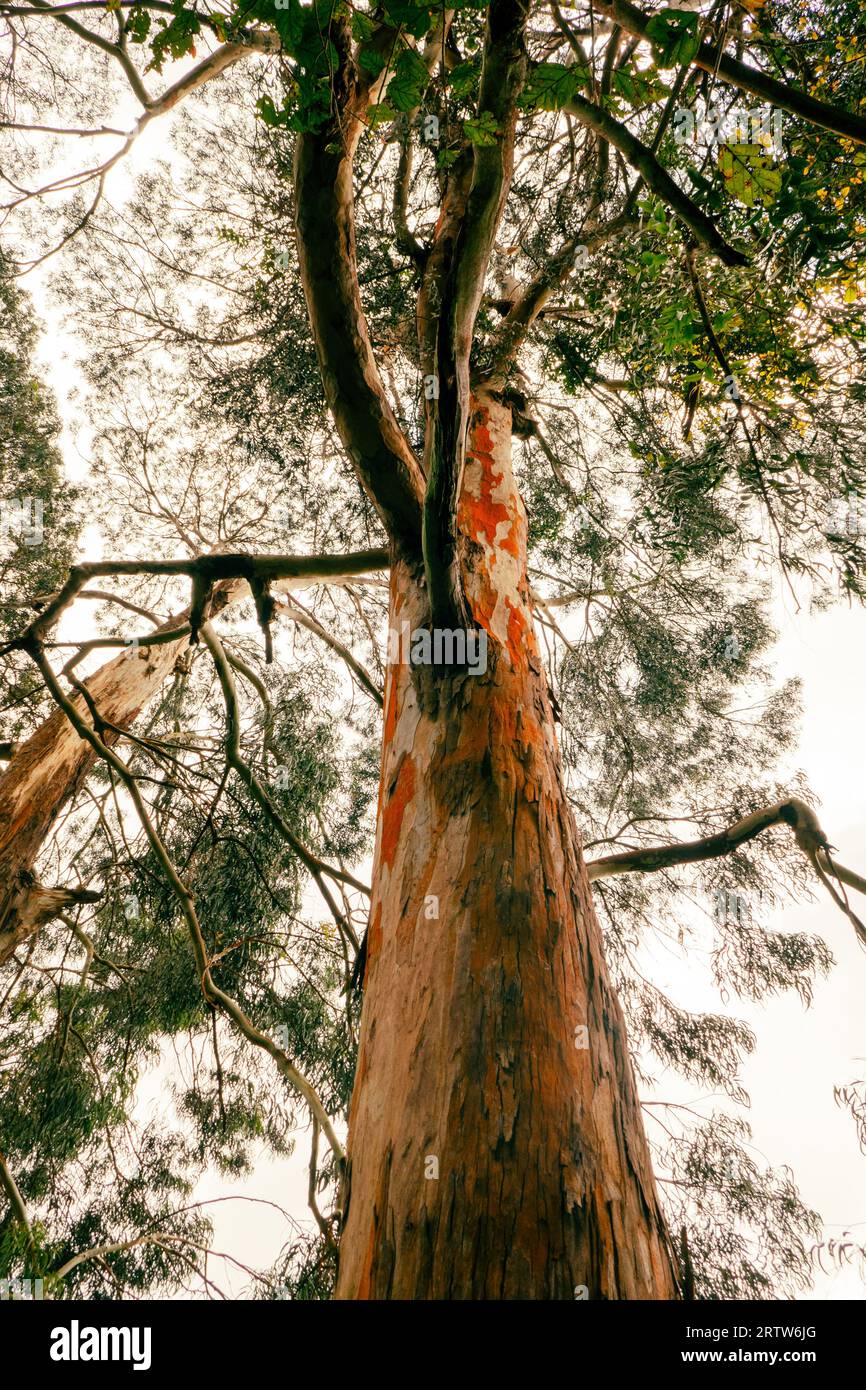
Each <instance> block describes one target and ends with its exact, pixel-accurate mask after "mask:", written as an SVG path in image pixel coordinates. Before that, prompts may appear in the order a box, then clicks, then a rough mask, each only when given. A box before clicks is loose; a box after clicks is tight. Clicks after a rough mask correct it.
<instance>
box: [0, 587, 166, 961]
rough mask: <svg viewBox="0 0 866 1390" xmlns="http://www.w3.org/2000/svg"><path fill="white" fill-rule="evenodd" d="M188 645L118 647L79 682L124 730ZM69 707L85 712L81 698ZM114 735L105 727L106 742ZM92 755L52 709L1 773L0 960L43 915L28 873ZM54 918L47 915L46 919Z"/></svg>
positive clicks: (41, 895)
mask: <svg viewBox="0 0 866 1390" xmlns="http://www.w3.org/2000/svg"><path fill="white" fill-rule="evenodd" d="M185 616H186V615H185V614H181V615H180V617H179V618H173V619H171V620H170V623H169V624H166V627H167V628H169V627H171V626H174V625H175V624H176V623H178V622H181V623H182V622H183V621H184V618H185ZM188 643H189V638H188V637H181V638H178V639H177V640H176V641H174V642H167V643H165V645H163V646H156V647H141V648H140V649H139V650H137V651H134V650H130V651H125V652H123V653H121V655H120V656H117V657H115V658H114V659H113V660H112V661H108V662H106V663H105V665H104V666H101V667H100V668H99V670H98V671H96V672H95V673H94V675H93V676H92V677H91V678H90V679H89V680H88V681H87V682H86V684H87V687H88V690H89V691H90V693H91V695H92V697H93V699H94V700H95V702H96V705H97V708H98V710H99V712H100V715H101V717H102V718H103V719H105V720H106V722H108V723H111V724H116V725H118V726H119V727H120V728H122V729H125V728H129V727H131V726H132V724H133V723H134V721H135V720H136V718H137V717H138V715H139V713H140V711H141V710H142V709H143V707H144V706H145V705H146V704H147V703H148V701H149V700H151V699H152V698H153V696H154V695H155V694H156V693H157V691H158V690H159V689H160V687H161V686H162V685H163V683H164V681H165V680H166V678H167V677H168V676H169V674H170V673H171V671H172V669H173V667H174V663H175V661H176V660H177V658H178V656H179V654H180V653H181V652H182V651H183V650H184V649H185V648H186V647H187V645H188ZM75 704H76V705H77V707H78V708H79V709H80V710H82V711H83V713H84V714H85V716H86V715H87V710H86V707H85V705H84V701H83V700H82V699H81V697H80V696H77V697H76V699H75ZM116 737H117V736H116V735H114V736H113V735H112V734H111V733H110V731H107V732H106V741H107V742H109V743H110V742H112V741H113V740H114V739H116ZM95 759H96V754H95V753H94V751H93V749H92V748H91V747H90V745H89V744H88V743H85V742H84V740H83V739H81V738H80V737H79V735H78V733H77V732H76V730H75V729H74V728H73V726H72V725H71V724H70V723H69V721H68V719H67V718H66V715H65V714H64V713H63V711H62V710H60V709H57V710H55V711H54V713H53V714H51V715H50V716H49V717H48V719H46V720H45V722H44V723H43V724H41V725H40V727H39V728H38V729H37V730H36V732H35V734H33V735H32V737H31V738H29V739H28V740H27V741H26V742H25V743H23V744H22V745H21V747H20V748H19V749H18V751H17V752H16V754H15V757H14V758H13V759H12V761H11V763H10V764H9V767H8V769H7V771H6V772H5V773H4V774H3V776H2V777H0V964H2V963H3V961H5V960H7V959H8V958H9V956H10V955H11V954H12V952H13V951H14V950H15V949H16V947H17V946H18V945H19V944H20V943H21V941H23V940H24V939H25V938H26V937H27V936H29V935H31V934H32V932H33V931H35V930H38V928H39V927H40V926H41V925H42V924H43V923H44V922H45V921H46V920H48V918H46V916H45V914H44V911H43V910H42V899H43V898H44V897H45V890H43V889H42V888H41V886H40V885H38V884H37V882H36V881H35V879H34V878H33V875H32V872H31V871H32V868H33V864H34V862H35V860H36V858H37V856H38V854H39V851H40V849H41V848H42V845H43V843H44V841H45V838H46V836H47V835H48V833H49V831H50V829H51V827H52V825H53V824H54V822H55V820H56V819H57V816H58V815H59V813H60V811H61V809H62V808H63V806H64V805H66V803H67V802H68V801H69V799H70V797H72V796H74V795H75V793H76V792H77V791H78V789H79V788H80V787H81V785H82V783H83V782H84V779H85V778H86V776H87V774H88V773H89V771H90V769H91V768H92V766H93V763H94V761H95ZM49 896H50V895H49ZM46 901H47V899H46ZM49 906H50V904H49ZM54 915H56V913H49V918H50V916H54Z"/></svg>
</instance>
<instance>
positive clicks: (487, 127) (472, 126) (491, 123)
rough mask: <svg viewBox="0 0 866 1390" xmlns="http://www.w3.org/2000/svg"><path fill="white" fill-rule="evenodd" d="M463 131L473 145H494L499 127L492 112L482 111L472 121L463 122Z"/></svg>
mask: <svg viewBox="0 0 866 1390" xmlns="http://www.w3.org/2000/svg"><path fill="white" fill-rule="evenodd" d="M463 130H464V132H465V134H466V138H467V139H468V140H471V141H472V143H473V145H495V144H496V141H497V139H498V138H499V126H498V125H497V124H496V117H495V116H494V115H493V112H492V111H482V112H481V114H480V115H479V116H477V117H475V119H474V120H471V121H464V122H463Z"/></svg>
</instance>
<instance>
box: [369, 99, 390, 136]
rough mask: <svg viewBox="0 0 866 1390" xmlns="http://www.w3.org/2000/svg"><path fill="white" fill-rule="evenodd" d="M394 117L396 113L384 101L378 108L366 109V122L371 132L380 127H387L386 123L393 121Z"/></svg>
mask: <svg viewBox="0 0 866 1390" xmlns="http://www.w3.org/2000/svg"><path fill="white" fill-rule="evenodd" d="M396 115H397V112H396V111H395V110H394V108H393V106H389V105H388V103H387V102H386V101H380V102H379V104H378V106H368V107H367V120H368V121H369V123H370V129H371V130H375V129H376V127H377V126H380V125H387V123H388V121H393V120H394V118H395V117H396Z"/></svg>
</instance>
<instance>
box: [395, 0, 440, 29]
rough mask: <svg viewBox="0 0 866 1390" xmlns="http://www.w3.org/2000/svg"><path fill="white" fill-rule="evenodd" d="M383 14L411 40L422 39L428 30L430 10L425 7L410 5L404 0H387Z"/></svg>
mask: <svg viewBox="0 0 866 1390" xmlns="http://www.w3.org/2000/svg"><path fill="white" fill-rule="evenodd" d="M385 13H386V14H387V16H388V18H389V19H390V20H392V21H393V23H394V24H397V25H399V26H401V27H402V29H403V31H404V32H405V33H407V34H411V35H412V37H413V38H415V39H420V38H423V37H424V35H425V34H426V33H427V30H428V29H429V28H430V24H431V19H430V10H429V9H428V7H427V6H426V5H412V4H407V3H405V0H387V3H386V5H385Z"/></svg>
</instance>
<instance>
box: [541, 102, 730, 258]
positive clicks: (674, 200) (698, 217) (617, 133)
mask: <svg viewBox="0 0 866 1390" xmlns="http://www.w3.org/2000/svg"><path fill="white" fill-rule="evenodd" d="M563 110H564V111H566V112H567V113H568V114H569V115H572V116H576V117H577V119H578V120H579V121H581V122H582V123H583V124H584V125H585V126H589V128H590V129H591V130H594V131H596V132H597V133H598V134H599V135H602V136H604V138H605V140H609V141H610V143H611V144H612V145H614V146H615V147H616V148H617V149H618V150H619V151H620V152H621V153H622V154H623V155H624V156H625V158H626V159H627V160H628V162H629V164H631V166H632V168H634V169H637V171H638V173H639V174H640V175H641V177H642V178H643V181H644V183H645V184H646V186H647V188H649V189H650V190H651V191H652V192H653V193H655V194H656V196H657V197H659V198H661V200H662V202H664V203H667V205H668V207H669V208H671V210H672V211H673V212H675V213H676V215H677V216H678V217H679V218H680V219H681V220H682V221H683V222H684V223H685V224H686V226H687V227H688V228H689V230H690V231H691V233H692V234H693V236H694V237H695V239H696V240H697V241H699V242H700V243H701V244H702V245H703V246H705V247H707V249H708V250H710V251H713V252H715V254H716V255H717V256H718V257H719V260H721V261H723V262H724V264H725V265H729V266H740V265H748V263H749V258H748V256H745V255H744V254H743V252H742V251H737V250H736V248H735V247H733V246H730V245H729V244H728V242H726V241H725V239H724V237H723V236H722V234H721V232H720V231H719V230H718V228H717V227H716V225H715V223H714V222H713V220H712V218H710V217H708V216H707V214H706V213H705V212H702V211H701V209H700V208H699V207H698V206H697V204H696V203H693V202H692V200H691V198H690V197H689V196H688V194H687V193H684V192H683V190H682V189H681V188H680V186H679V184H677V183H675V182H674V180H673V179H672V178H671V176H670V174H669V173H668V172H667V170H666V169H665V168H663V167H662V165H661V164H660V163H659V161H658V160H657V159H656V157H655V155H654V154H653V152H652V150H650V149H649V148H648V147H647V146H646V145H644V144H643V143H642V142H641V141H640V140H638V138H637V136H636V135H632V133H631V131H630V130H628V128H627V127H626V126H624V125H623V124H622V122H621V121H617V120H615V119H614V118H613V116H611V115H609V114H608V112H607V111H604V110H602V108H601V107H600V106H594V105H593V104H592V102H591V101H587V100H586V98H585V97H582V96H579V95H577V94H575V96H573V97H572V99H571V100H570V101H569V102H568V104H567V105H566V106H564V107H563Z"/></svg>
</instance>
